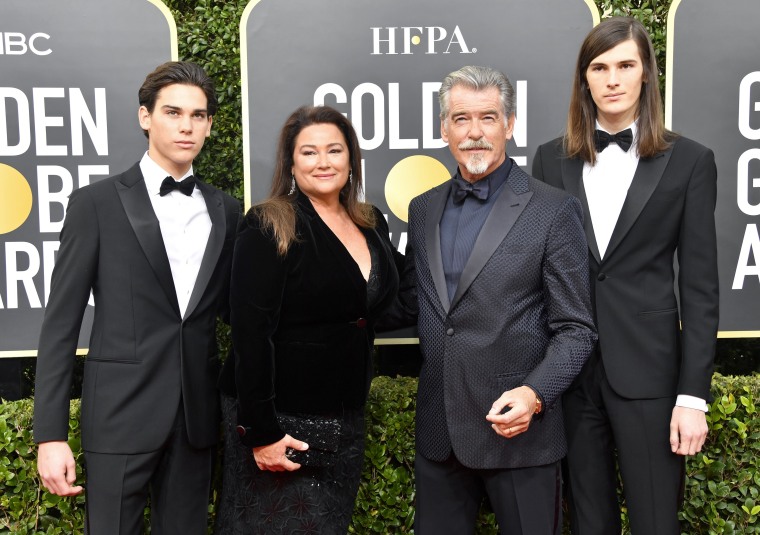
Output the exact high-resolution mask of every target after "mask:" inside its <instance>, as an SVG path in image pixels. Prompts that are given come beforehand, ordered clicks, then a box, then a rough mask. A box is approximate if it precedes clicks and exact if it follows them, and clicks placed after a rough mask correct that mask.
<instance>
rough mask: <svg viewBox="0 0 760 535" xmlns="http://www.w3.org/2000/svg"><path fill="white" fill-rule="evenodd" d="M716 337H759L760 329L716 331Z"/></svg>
mask: <svg viewBox="0 0 760 535" xmlns="http://www.w3.org/2000/svg"><path fill="white" fill-rule="evenodd" d="M718 338H760V331H718Z"/></svg>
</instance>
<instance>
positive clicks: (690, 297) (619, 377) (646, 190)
mask: <svg viewBox="0 0 760 535" xmlns="http://www.w3.org/2000/svg"><path fill="white" fill-rule="evenodd" d="M533 174H534V176H535V177H536V178H539V179H541V180H544V181H546V182H547V183H549V184H551V185H553V186H557V187H560V188H563V189H565V190H566V191H567V192H569V193H571V194H573V195H574V196H576V197H578V198H579V199H580V200H581V203H582V204H583V209H584V213H585V230H586V237H587V239H588V244H589V267H590V278H591V284H592V298H593V302H594V312H595V314H596V321H597V329H598V332H599V349H600V351H601V357H602V359H603V362H604V368H605V371H606V374H607V378H608V380H609V382H610V385H611V386H612V388H613V389H614V390H615V391H616V392H617V393H618V394H619V395H621V396H623V397H626V398H631V399H651V398H662V397H667V396H675V395H677V394H686V395H691V396H697V397H700V398H703V399H709V392H710V379H711V376H712V369H713V359H714V356H715V340H716V333H717V328H718V269H717V253H716V237H715V219H714V211H715V198H716V176H717V171H716V168H715V160H714V156H713V153H712V151H711V150H709V149H707V148H705V147H703V146H702V145H700V144H698V143H695V142H694V141H691V140H689V139H687V138H683V137H681V138H678V139H677V140H676V141H675V142H674V143H673V145H672V146H671V148H670V149H669V150H667V151H665V152H663V153H661V154H658V155H657V156H656V157H654V158H642V159H640V160H639V164H638V167H637V168H636V172H635V174H634V177H633V182H632V183H631V186H630V188H629V190H628V194H627V196H626V199H625V202H624V204H623V209H622V211H621V213H620V216H619V218H618V221H617V224H616V226H615V229H614V231H613V233H612V237H611V239H610V243H609V245H608V247H607V251H606V253H605V255H604V258H601V257H600V255H599V250H598V248H597V245H596V238H595V237H594V229H593V225H592V223H591V218H590V216H589V210H588V202H587V200H586V195H585V191H584V189H583V162H582V161H581V160H579V159H568V158H566V157H564V154H563V150H562V140H561V139H558V140H554V141H552V142H550V143H547V144H545V145H542V146H540V147H539V148H538V151H537V152H536V156H535V158H534V160H533ZM674 253H677V255H678V265H679V270H678V290H679V297H680V315H679V306H678V302H677V300H676V295H675V287H674V283H675V274H674V267H673V255H674ZM679 320H680V327H681V328H679ZM681 329H682V330H681Z"/></svg>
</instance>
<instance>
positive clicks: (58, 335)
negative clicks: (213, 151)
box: [34, 164, 240, 454]
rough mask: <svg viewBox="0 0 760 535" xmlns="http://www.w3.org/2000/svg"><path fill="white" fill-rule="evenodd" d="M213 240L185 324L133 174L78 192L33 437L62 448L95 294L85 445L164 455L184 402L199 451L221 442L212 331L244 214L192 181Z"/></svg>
mask: <svg viewBox="0 0 760 535" xmlns="http://www.w3.org/2000/svg"><path fill="white" fill-rule="evenodd" d="M197 187H198V188H199V189H200V191H201V192H202V193H203V197H204V198H205V200H206V206H207V207H208V213H209V217H210V218H211V225H212V227H211V233H210V235H209V238H208V244H207V245H206V251H205V253H204V256H203V260H202V262H201V267H200V271H199V273H198V278H197V280H196V282H195V287H194V289H193V292H192V294H191V298H190V302H189V304H188V307H187V310H186V312H185V315H184V317H182V316H181V315H180V311H179V305H178V302H177V296H176V292H175V289H174V282H173V280H172V274H171V269H170V267H169V259H168V257H167V255H166V250H165V248H164V243H163V239H162V237H161V231H160V229H159V223H158V219H157V218H156V215H155V212H154V211H153V207H152V205H151V202H150V199H149V197H148V190H147V189H146V186H145V182H144V180H143V176H142V173H141V172H140V167H139V164H136V165H135V166H133V167H132V168H131V169H129V170H128V171H126V172H125V173H122V174H119V175H116V176H113V177H110V178H108V179H105V180H103V181H100V182H97V183H95V184H92V185H90V186H87V187H84V188H81V189H79V190H77V191H75V192H74V193H73V194H72V195H71V198H70V201H69V205H68V210H67V213H66V219H65V222H64V225H63V230H62V231H61V247H60V252H59V255H58V259H57V262H56V265H55V269H54V270H53V277H52V285H51V288H52V289H51V293H50V300H49V304H48V306H47V309H46V311H45V320H44V322H43V325H42V332H41V335H40V345H39V356H38V359H37V377H36V387H35V411H34V438H35V441H37V442H47V441H51V440H66V439H67V436H68V414H69V391H70V388H71V376H72V370H73V365H74V353H75V349H76V345H77V338H78V334H79V327H80V324H81V321H82V314H83V312H84V309H85V306H86V304H87V299H88V297H89V295H90V291H91V290H92V293H93V295H94V298H95V319H94V323H93V326H92V334H91V337H90V344H89V353H88V356H87V359H86V361H85V370H84V381H83V387H82V409H81V426H82V446H83V448H84V449H85V450H88V451H93V452H99V453H125V454H131V453H142V452H148V451H154V450H157V449H159V448H160V447H161V445H162V444H163V442H164V441H165V439H166V437H167V436H168V435H169V432H170V431H171V428H172V424H173V423H174V419H175V418H176V415H177V409H178V407H179V403H180V399H181V400H182V402H183V404H184V405H183V407H184V413H185V419H186V424H187V432H188V436H189V439H190V443H191V444H192V445H193V446H195V447H199V448H201V447H207V446H210V445H212V444H214V443H215V442H216V441H217V437H218V400H217V398H218V395H217V391H216V380H217V377H218V371H219V370H218V368H219V364H218V355H217V347H216V336H215V335H216V333H215V325H216V318H217V316H218V315H219V314H220V313H222V312H223V311H225V310H226V308H227V307H228V304H227V296H228V288H229V274H230V265H231V259H232V248H233V245H234V238H235V232H236V229H237V224H238V219H239V218H240V204H239V203H238V201H236V200H235V199H233V198H232V197H230V196H228V195H226V194H224V193H223V192H221V191H219V190H217V189H215V188H213V187H211V186H209V185H207V184H204V183H202V182H200V181H199V182H198V184H197Z"/></svg>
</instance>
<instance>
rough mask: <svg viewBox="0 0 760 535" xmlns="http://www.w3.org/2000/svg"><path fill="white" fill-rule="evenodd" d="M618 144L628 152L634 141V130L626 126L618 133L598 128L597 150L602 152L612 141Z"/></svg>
mask: <svg viewBox="0 0 760 535" xmlns="http://www.w3.org/2000/svg"><path fill="white" fill-rule="evenodd" d="M613 141H614V142H615V143H617V144H618V147H620V148H621V149H623V151H624V152H628V149H630V148H631V143H633V132H632V131H631V129H630V128H626V129H625V130H623V131H622V132H618V133H617V134H608V133H607V132H605V131H604V130H597V131H596V132H595V133H594V143H595V144H596V152H602V151H603V150H604V149H606V148H607V145H609V144H610V143H611V142H613Z"/></svg>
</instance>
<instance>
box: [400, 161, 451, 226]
mask: <svg viewBox="0 0 760 535" xmlns="http://www.w3.org/2000/svg"><path fill="white" fill-rule="evenodd" d="M449 178H451V174H450V173H449V171H448V170H447V169H446V166H445V165H443V164H442V163H441V162H439V161H438V160H436V159H435V158H431V157H430V156H423V155H417V156H409V157H408V158H404V159H403V160H401V161H400V162H398V163H397V164H396V165H394V166H393V169H391V171H390V173H388V178H387V179H386V180H385V202H387V203H388V208H390V210H391V212H393V214H394V215H395V216H396V217H398V218H399V219H401V220H402V221H405V222H408V221H409V203H410V202H412V199H414V198H415V197H416V196H417V195H419V194H421V193H425V192H426V191H427V190H429V189H431V188H434V187H436V186H438V185H439V184H443V183H444V182H446V181H447V180H448V179H449Z"/></svg>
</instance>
